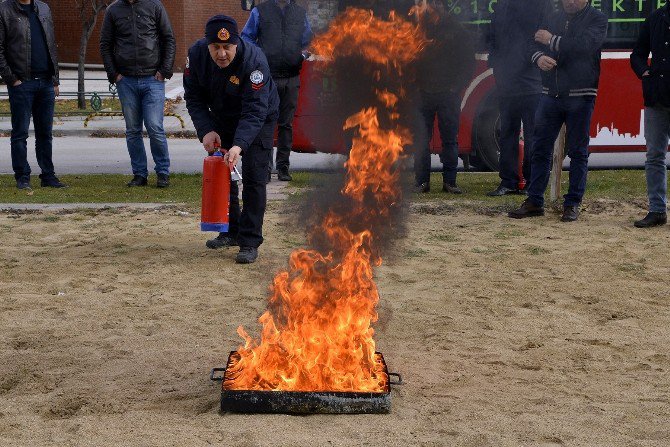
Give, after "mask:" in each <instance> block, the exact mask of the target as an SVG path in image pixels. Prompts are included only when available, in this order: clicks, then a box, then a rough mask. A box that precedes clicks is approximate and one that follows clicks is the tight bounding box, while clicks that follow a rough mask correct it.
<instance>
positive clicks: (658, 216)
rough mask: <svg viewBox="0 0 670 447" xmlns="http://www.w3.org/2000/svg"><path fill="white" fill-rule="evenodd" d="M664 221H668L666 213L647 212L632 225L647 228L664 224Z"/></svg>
mask: <svg viewBox="0 0 670 447" xmlns="http://www.w3.org/2000/svg"><path fill="white" fill-rule="evenodd" d="M666 223H668V215H667V213H654V212H649V213H647V215H646V216H644V219H640V220H636V221H635V223H634V224H633V225H635V226H636V227H637V228H649V227H657V226H659V225H665V224H666Z"/></svg>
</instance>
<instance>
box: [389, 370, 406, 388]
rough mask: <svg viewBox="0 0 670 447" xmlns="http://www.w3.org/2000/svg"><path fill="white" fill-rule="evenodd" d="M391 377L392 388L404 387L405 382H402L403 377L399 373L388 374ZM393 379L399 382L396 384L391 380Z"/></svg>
mask: <svg viewBox="0 0 670 447" xmlns="http://www.w3.org/2000/svg"><path fill="white" fill-rule="evenodd" d="M388 375H389V385H391V386H398V385H404V384H405V382H403V381H402V376H401V375H400V374H398V373H388ZM391 377H396V378H397V379H398V380H397V381H396V382H394V381H393V380H391Z"/></svg>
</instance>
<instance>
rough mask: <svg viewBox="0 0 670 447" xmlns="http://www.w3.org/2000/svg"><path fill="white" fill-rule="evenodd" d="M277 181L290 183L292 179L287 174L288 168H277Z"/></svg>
mask: <svg viewBox="0 0 670 447" xmlns="http://www.w3.org/2000/svg"><path fill="white" fill-rule="evenodd" d="M277 179H278V180H279V181H280V182H290V181H291V180H293V177H291V174H289V173H288V168H278V169H277Z"/></svg>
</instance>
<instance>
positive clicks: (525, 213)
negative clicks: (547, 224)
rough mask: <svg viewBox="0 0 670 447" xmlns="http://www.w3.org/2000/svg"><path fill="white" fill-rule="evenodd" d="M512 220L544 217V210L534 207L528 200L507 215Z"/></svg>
mask: <svg viewBox="0 0 670 447" xmlns="http://www.w3.org/2000/svg"><path fill="white" fill-rule="evenodd" d="M507 215H508V216H509V217H511V218H512V219H524V218H526V217H537V216H544V208H543V207H541V206H537V205H535V204H534V203H533V202H531V201H530V199H526V200H524V201H523V203H522V204H521V206H520V207H519V208H517V209H515V210H513V211H510V212H509V213H507Z"/></svg>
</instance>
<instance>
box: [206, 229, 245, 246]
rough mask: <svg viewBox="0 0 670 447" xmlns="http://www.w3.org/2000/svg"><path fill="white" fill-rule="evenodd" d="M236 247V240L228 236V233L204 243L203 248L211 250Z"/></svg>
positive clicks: (220, 234)
mask: <svg viewBox="0 0 670 447" xmlns="http://www.w3.org/2000/svg"><path fill="white" fill-rule="evenodd" d="M237 245H238V244H237V239H235V238H233V237H230V236H228V233H219V235H218V236H217V237H215V238H214V239H210V240H208V241H207V242H205V246H206V247H207V248H211V249H212V250H216V249H217V248H224V247H237Z"/></svg>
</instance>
